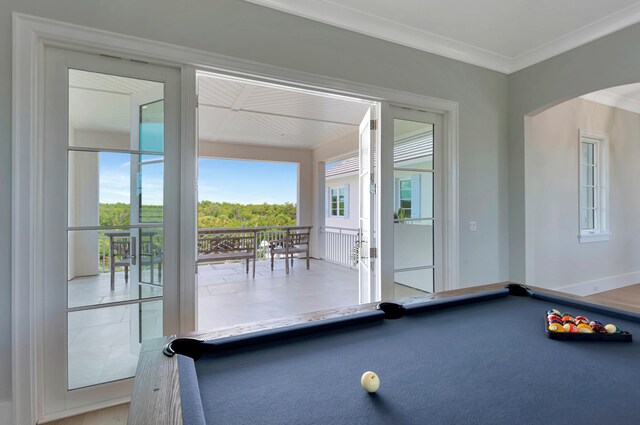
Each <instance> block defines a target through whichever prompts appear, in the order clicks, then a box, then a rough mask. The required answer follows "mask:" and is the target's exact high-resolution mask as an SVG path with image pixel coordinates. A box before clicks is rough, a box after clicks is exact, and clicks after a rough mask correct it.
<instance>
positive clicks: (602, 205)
mask: <svg viewBox="0 0 640 425" xmlns="http://www.w3.org/2000/svg"><path fill="white" fill-rule="evenodd" d="M582 142H588V143H594V144H595V145H596V146H597V148H596V149H595V150H596V154H595V163H596V164H597V167H596V173H597V175H596V181H595V183H596V186H598V187H599V190H598V191H597V195H596V199H595V202H596V205H597V206H598V207H597V209H596V212H597V214H598V217H596V220H595V221H596V223H598V224H597V225H596V229H594V230H582V229H581V228H580V214H581V208H582V205H581V203H580V192H581V191H580V188H581V187H582V186H583V184H584V182H583V181H582V177H581V174H580V168H581V161H582ZM578 173H579V175H578V240H579V241H580V243H590V242H605V241H608V240H609V239H610V238H611V233H610V232H609V136H607V135H606V134H603V133H596V132H593V131H589V130H583V129H580V130H579V137H578Z"/></svg>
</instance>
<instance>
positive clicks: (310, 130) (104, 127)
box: [69, 70, 370, 149]
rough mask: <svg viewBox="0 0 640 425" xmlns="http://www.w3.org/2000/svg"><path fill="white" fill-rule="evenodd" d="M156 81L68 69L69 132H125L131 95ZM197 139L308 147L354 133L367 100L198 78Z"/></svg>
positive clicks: (245, 82) (209, 77) (216, 78)
mask: <svg viewBox="0 0 640 425" xmlns="http://www.w3.org/2000/svg"><path fill="white" fill-rule="evenodd" d="M158 84H159V83H156V82H151V81H143V80H136V79H132V78H125V77H120V76H114V75H105V74H97V73H92V72H85V71H77V70H70V72H69V85H70V89H69V96H70V102H69V103H70V105H69V121H70V126H71V127H72V128H74V129H83V130H94V131H107V132H119V133H126V132H129V127H130V125H131V123H130V96H131V94H133V93H136V92H140V91H144V90H149V89H152V88H153V87H156V86H157V85H158ZM198 98H199V109H198V124H199V133H200V134H199V138H200V140H205V141H214V142H215V141H223V142H229V143H242V144H253V145H265V146H279V147H290V148H301V149H311V148H314V147H317V146H319V145H321V144H323V143H327V142H330V141H332V140H336V139H339V138H341V137H344V136H347V135H349V134H355V133H357V131H358V125H359V124H360V121H361V120H362V118H363V117H364V114H365V113H366V111H367V109H368V108H369V106H370V103H369V102H364V101H359V100H355V99H349V98H344V97H340V96H333V95H331V96H329V95H321V94H318V93H315V92H310V91H302V90H293V89H289V88H282V87H278V86H273V85H268V84H262V83H252V82H249V81H244V80H239V79H235V78H228V77H221V76H215V75H211V74H199V75H198Z"/></svg>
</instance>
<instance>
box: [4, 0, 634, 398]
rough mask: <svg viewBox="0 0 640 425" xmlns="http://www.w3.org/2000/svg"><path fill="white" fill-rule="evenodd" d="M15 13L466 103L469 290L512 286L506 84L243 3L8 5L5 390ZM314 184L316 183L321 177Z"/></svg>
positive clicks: (464, 260) (465, 268)
mask: <svg viewBox="0 0 640 425" xmlns="http://www.w3.org/2000/svg"><path fill="white" fill-rule="evenodd" d="M12 11H17V12H21V13H27V14H31V15H36V16H42V17H45V18H49V19H54V20H60V21H65V22H71V23H74V24H79V25H84V26H88V27H92V28H97V29H102V30H107V31H113V32H116V33H122V34H128V35H132V36H137V37H143V38H147V39H152V40H157V41H161V42H167V43H172V44H176V45H180V46H185V47H189V48H194V49H201V50H206V51H210V52H214V53H218V54H223V55H228V56H234V57H237V58H241V59H245V60H251V61H256V62H262V63H266V64H271V65H276V66H280V67H284V68H290V69H295V70H299V71H305V72H311V73H314V74H318V75H326V76H331V77H335V78H340V79H344V80H351V81H358V82H361V83H365V84H371V85H375V86H380V87H386V88H390V89H395V90H401V91H405V92H411V93H416V94H421V95H426V96H433V97H437V98H442V99H449V100H453V101H457V102H459V104H460V131H459V134H460V163H459V166H460V224H461V227H462V228H463V229H464V227H465V226H464V223H465V222H467V221H468V220H470V219H474V220H476V221H477V222H478V225H479V229H480V230H479V231H478V232H476V233H467V232H464V231H463V232H461V235H460V260H461V262H460V277H461V283H462V285H463V286H468V285H473V284H480V283H487V282H495V281H500V280H504V279H506V277H507V275H508V268H507V267H508V255H509V251H508V245H507V237H508V234H507V230H508V227H507V224H508V220H507V214H508V210H507V201H508V200H507V182H508V179H507V177H508V176H507V166H508V161H507V155H508V145H507V142H508V139H507V95H508V78H507V76H506V75H504V74H501V73H498V72H495V71H490V70H487V69H483V68H480V67H477V66H474V65H469V64H466V63H462V62H458V61H455V60H452V59H448V58H444V57H441V56H438V55H434V54H430V53H426V52H422V51H418V50H415V49H412V48H409V47H405V46H399V45H396V44H392V43H389V42H386V41H382V40H378V39H374V38H371V37H367V36H365V35H361V34H356V33H353V32H350V31H347V30H343V29H339V28H336V27H332V26H329V25H325V24H322V23H318V22H313V21H310V20H307V19H304V18H300V17H296V16H292V15H289V14H285V13H282V12H278V11H275V10H271V9H267V8H264V7H261V6H257V5H254V4H250V3H248V2H244V1H241V0H216V1H210V0H185V1H181V2H176V1H169V0H136V1H130V0H111V1H109V2H102V1H86V0H57V1H56V2H43V1H39V0H3V1H2V2H0V99H1V100H0V199H1V200H2V202H0V271H1V273H0V323H3V324H4V325H2V328H1V329H2V332H0V382H10V380H11V370H10V364H11V363H10V353H11V344H10V332H9V328H10V326H9V324H10V312H11V309H10V300H11V291H10V287H11V284H10V277H9V276H10V273H9V270H10V264H11V253H10V239H11V238H10V235H11V219H10V217H11V202H10V201H8V200H9V199H11V110H12V107H11V101H10V99H11V84H12V83H11V81H12V80H11V69H12V59H11V52H12V48H11V41H12V36H11V28H12V25H11V12H12ZM638 28H640V26H639V27H638ZM635 40H637V38H636V39H635ZM636 44H637V43H636ZM310 175H311V174H310ZM313 176H314V177H315V178H317V174H316V173H313ZM314 187H317V186H314ZM479 188H480V189H481V190H479ZM301 202H302V200H301ZM314 213H316V214H317V210H314ZM10 396H11V395H10V386H8V385H3V386H0V400H6V399H8V398H10Z"/></svg>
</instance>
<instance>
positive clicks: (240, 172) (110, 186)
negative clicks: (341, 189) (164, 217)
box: [100, 152, 298, 205]
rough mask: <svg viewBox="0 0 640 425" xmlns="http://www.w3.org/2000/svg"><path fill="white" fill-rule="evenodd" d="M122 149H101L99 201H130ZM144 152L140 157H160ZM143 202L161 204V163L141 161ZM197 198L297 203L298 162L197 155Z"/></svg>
mask: <svg viewBox="0 0 640 425" xmlns="http://www.w3.org/2000/svg"><path fill="white" fill-rule="evenodd" d="M131 157H132V158H134V160H137V157H136V156H132V155H129V154H124V153H110V152H101V153H100V202H101V203H115V202H124V203H127V204H128V203H129V190H130V180H129V179H130V172H131V165H130V158H131ZM159 158H161V157H152V156H149V155H145V157H144V158H143V160H148V159H159ZM142 167H143V173H142V188H143V192H142V196H143V203H144V204H145V205H162V178H163V174H162V164H153V165H151V164H149V165H143V166H142ZM198 174H199V178H198V189H199V190H198V191H199V200H200V201H202V200H209V201H214V202H232V203H240V204H262V203H265V202H266V203H268V204H283V203H285V202H290V203H296V199H297V193H296V192H297V180H298V178H297V175H298V166H297V164H295V163H287V162H259V161H239V160H230V159H210V158H200V159H199V160H198Z"/></svg>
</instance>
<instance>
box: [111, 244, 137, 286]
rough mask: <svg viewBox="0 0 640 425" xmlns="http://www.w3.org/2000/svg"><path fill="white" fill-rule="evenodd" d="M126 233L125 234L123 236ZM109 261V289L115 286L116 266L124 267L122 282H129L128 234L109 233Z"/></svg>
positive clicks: (129, 252)
mask: <svg viewBox="0 0 640 425" xmlns="http://www.w3.org/2000/svg"><path fill="white" fill-rule="evenodd" d="M125 235H126V236H125ZM108 236H109V262H110V271H111V290H112V291H113V290H114V289H115V286H116V267H124V283H125V284H128V283H129V267H131V243H130V242H129V234H128V233H127V234H124V235H123V234H109V235H108Z"/></svg>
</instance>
